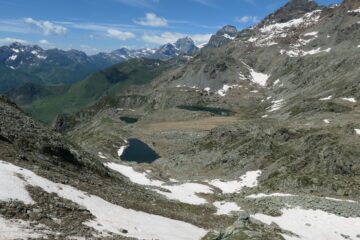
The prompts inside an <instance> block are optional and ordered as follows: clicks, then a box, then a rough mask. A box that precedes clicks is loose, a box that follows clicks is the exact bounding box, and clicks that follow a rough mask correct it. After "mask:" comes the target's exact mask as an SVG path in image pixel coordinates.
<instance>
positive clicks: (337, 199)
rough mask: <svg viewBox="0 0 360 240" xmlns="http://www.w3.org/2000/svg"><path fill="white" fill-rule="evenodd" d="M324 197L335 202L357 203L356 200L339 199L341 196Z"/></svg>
mask: <svg viewBox="0 0 360 240" xmlns="http://www.w3.org/2000/svg"><path fill="white" fill-rule="evenodd" d="M324 198H325V199H327V200H330V201H335V202H348V203H357V202H356V201H353V200H348V199H339V198H332V197H324Z"/></svg>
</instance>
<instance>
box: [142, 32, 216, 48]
mask: <svg viewBox="0 0 360 240" xmlns="http://www.w3.org/2000/svg"><path fill="white" fill-rule="evenodd" d="M187 36H188V37H190V38H192V39H193V40H194V42H195V44H197V45H201V44H204V43H206V42H208V41H209V39H210V37H211V34H184V33H177V32H163V33H161V34H148V33H146V34H144V35H143V36H142V40H143V41H145V42H146V43H150V44H156V45H161V44H166V43H174V42H176V41H177V40H178V39H179V38H184V37H187Z"/></svg>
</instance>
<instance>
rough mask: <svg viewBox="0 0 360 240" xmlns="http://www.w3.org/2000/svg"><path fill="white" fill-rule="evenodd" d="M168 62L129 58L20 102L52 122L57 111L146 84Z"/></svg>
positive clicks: (32, 113) (164, 67)
mask: <svg viewBox="0 0 360 240" xmlns="http://www.w3.org/2000/svg"><path fill="white" fill-rule="evenodd" d="M169 66H170V65H169V64H167V63H165V62H162V61H159V60H151V59H134V60H129V61H126V62H123V63H120V64H117V65H114V66H112V67H110V68H107V69H105V70H102V71H99V72H96V73H94V74H93V75H91V76H89V77H87V78H86V79H84V80H82V81H80V82H78V83H76V84H73V85H71V86H69V87H68V89H66V91H65V92H63V93H62V94H51V95H48V96H43V97H41V98H38V99H35V100H34V101H33V102H31V104H30V105H26V104H21V103H19V104H20V105H21V106H24V109H25V110H26V111H27V112H29V113H30V114H31V115H32V116H34V117H35V118H37V119H39V120H42V121H44V122H47V123H49V122H51V121H52V120H53V119H54V118H55V117H56V115H58V114H61V113H72V112H75V111H78V110H79V109H81V108H84V107H87V106H89V105H91V104H93V103H95V102H96V101H98V100H99V99H100V98H101V97H103V96H107V95H116V94H119V93H122V92H126V90H127V89H128V88H129V87H130V86H133V85H135V86H136V85H144V84H147V83H149V82H150V81H151V80H152V79H154V78H155V77H156V76H158V75H159V74H160V73H161V72H163V71H164V70H166V69H167V68H168V67H169ZM11 96H12V98H11V99H13V100H15V99H16V98H15V96H16V94H13V95H10V97H11Z"/></svg>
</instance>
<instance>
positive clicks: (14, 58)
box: [8, 55, 18, 61]
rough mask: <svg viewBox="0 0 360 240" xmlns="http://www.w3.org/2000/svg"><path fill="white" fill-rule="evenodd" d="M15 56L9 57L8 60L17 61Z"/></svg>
mask: <svg viewBox="0 0 360 240" xmlns="http://www.w3.org/2000/svg"><path fill="white" fill-rule="evenodd" d="M17 57H18V56H17V55H11V56H10V57H9V58H8V60H11V61H15V60H16V59H17Z"/></svg>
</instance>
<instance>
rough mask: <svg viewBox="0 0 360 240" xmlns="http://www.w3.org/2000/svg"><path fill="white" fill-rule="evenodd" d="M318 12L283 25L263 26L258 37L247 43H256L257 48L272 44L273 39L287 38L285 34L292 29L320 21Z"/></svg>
mask: <svg viewBox="0 0 360 240" xmlns="http://www.w3.org/2000/svg"><path fill="white" fill-rule="evenodd" d="M320 12H321V11H320V10H316V11H313V12H310V13H307V14H305V15H304V16H303V17H301V18H298V19H293V20H291V21H288V22H285V23H275V24H271V25H266V26H263V27H262V28H261V29H260V33H261V34H260V36H258V37H252V38H251V39H249V40H248V41H249V42H256V44H257V45H258V46H269V45H271V44H274V41H273V39H276V38H285V37H287V32H288V31H290V30H291V29H292V28H298V27H300V26H304V27H307V26H310V25H312V24H314V23H316V22H317V21H318V20H319V19H320Z"/></svg>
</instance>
